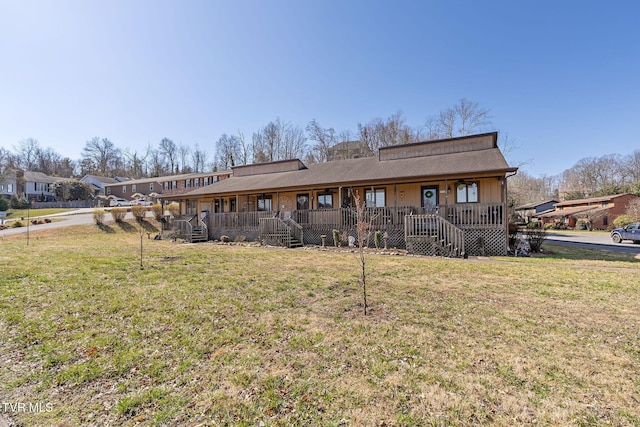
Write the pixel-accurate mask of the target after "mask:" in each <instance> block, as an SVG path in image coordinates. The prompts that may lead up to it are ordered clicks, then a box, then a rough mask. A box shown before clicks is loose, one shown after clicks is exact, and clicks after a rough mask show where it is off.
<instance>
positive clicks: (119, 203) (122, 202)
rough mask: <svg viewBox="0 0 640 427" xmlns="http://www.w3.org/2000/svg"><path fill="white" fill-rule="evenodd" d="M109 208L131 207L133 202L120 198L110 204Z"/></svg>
mask: <svg viewBox="0 0 640 427" xmlns="http://www.w3.org/2000/svg"><path fill="white" fill-rule="evenodd" d="M109 206H131V202H130V201H129V200H127V199H121V198H119V197H118V198H117V199H112V200H111V202H109Z"/></svg>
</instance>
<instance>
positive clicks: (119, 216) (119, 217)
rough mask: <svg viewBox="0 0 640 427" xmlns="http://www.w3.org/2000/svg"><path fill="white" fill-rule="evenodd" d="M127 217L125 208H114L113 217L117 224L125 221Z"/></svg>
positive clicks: (112, 210)
mask: <svg viewBox="0 0 640 427" xmlns="http://www.w3.org/2000/svg"><path fill="white" fill-rule="evenodd" d="M125 215H127V210H126V209H125V208H112V209H111V216H112V217H113V220H114V221H115V222H122V221H124V217H125Z"/></svg>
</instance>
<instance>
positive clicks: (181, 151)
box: [178, 143, 191, 173]
mask: <svg viewBox="0 0 640 427" xmlns="http://www.w3.org/2000/svg"><path fill="white" fill-rule="evenodd" d="M190 154H191V149H190V148H189V146H187V145H183V144H182V143H181V144H180V145H179V146H178V157H179V158H180V166H181V168H180V172H182V173H188V172H189V171H190V170H191V168H190V167H189V165H188V163H189V155H190Z"/></svg>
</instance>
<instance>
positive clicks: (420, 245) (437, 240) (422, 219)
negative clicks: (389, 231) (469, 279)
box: [404, 214, 466, 258]
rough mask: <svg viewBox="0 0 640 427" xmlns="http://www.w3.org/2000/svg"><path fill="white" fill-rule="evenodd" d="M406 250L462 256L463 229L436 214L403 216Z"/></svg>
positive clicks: (455, 256)
mask: <svg viewBox="0 0 640 427" xmlns="http://www.w3.org/2000/svg"><path fill="white" fill-rule="evenodd" d="M404 238H405V242H406V244H407V251H409V252H411V253H418V254H423V255H432V256H444V257H452V258H457V257H461V258H464V257H465V255H466V253H465V249H464V231H462V230H461V229H460V228H458V227H456V226H455V225H453V224H452V223H450V222H449V221H447V220H446V219H444V218H442V217H441V216H440V215H437V214H426V215H407V216H405V217H404Z"/></svg>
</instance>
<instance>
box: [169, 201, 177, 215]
mask: <svg viewBox="0 0 640 427" xmlns="http://www.w3.org/2000/svg"><path fill="white" fill-rule="evenodd" d="M167 210H168V211H169V213H170V214H171V215H172V216H176V215H178V212H180V205H179V204H177V203H176V202H171V203H169V204H168V205H167Z"/></svg>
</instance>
